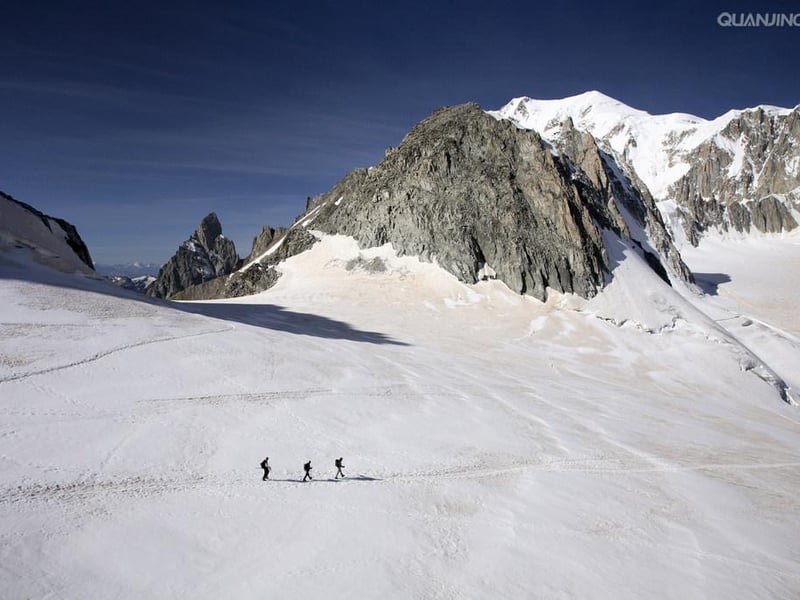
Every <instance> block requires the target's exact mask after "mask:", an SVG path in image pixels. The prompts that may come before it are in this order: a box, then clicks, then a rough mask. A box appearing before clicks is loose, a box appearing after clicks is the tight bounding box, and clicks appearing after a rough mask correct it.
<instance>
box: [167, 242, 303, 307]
mask: <svg viewBox="0 0 800 600" xmlns="http://www.w3.org/2000/svg"><path fill="white" fill-rule="evenodd" d="M265 229H266V228H265ZM284 231H286V230H284ZM263 233H264V231H263V230H262V234H263ZM256 240H258V238H256ZM316 242H317V238H315V237H314V236H313V235H312V234H310V233H309V232H308V231H306V230H305V229H302V228H296V229H290V230H288V231H287V233H285V234H284V236H283V237H282V238H275V239H273V245H272V247H273V248H274V250H273V251H272V252H271V253H270V254H269V255H268V256H266V257H264V258H263V259H262V260H261V261H260V262H257V263H254V264H252V265H250V266H247V267H246V268H242V269H240V270H239V271H236V272H235V273H232V274H230V275H227V276H223V277H217V278H216V279H211V280H210V281H206V282H204V283H201V284H199V285H194V286H190V287H188V288H186V289H185V290H182V291H180V292H177V293H175V294H173V295H172V296H171V298H172V299H173V300H210V299H214V298H236V297H238V296H249V295H251V294H258V293H259V292H263V291H264V290H266V289H268V288H271V287H272V286H273V285H275V283H276V282H277V281H278V278H279V277H280V273H279V272H278V271H277V270H275V268H274V265H276V264H278V263H279V262H281V261H282V260H284V259H286V258H288V257H289V256H294V255H295V254H300V253H301V252H303V251H304V250H307V249H308V248H310V247H311V246H313V245H314V244H315V243H316ZM254 246H255V244H254ZM269 249H270V248H269V247H267V248H266V249H264V251H263V252H259V254H258V256H261V255H262V254H264V252H266V251H267V250H269ZM253 254H254V253H251V255H253Z"/></svg>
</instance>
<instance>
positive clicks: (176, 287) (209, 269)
mask: <svg viewBox="0 0 800 600" xmlns="http://www.w3.org/2000/svg"><path fill="white" fill-rule="evenodd" d="M240 264H241V261H240V259H239V256H238V254H236V247H235V246H234V243H233V241H232V240H230V239H228V238H226V237H225V236H224V235H222V225H220V222H219V219H218V218H217V215H216V214H214V213H211V214H209V215H208V216H206V217H205V218H204V219H203V221H202V222H201V223H200V226H199V227H198V228H197V230H196V231H195V232H194V233H193V234H192V235H191V237H189V239H188V240H186V241H185V242H183V243H182V244H181V245H180V247H179V248H178V251H177V252H176V253H175V255H174V256H173V257H172V258H170V259H169V261H167V263H166V264H165V265H164V266H163V267H161V270H160V271H159V273H158V277H156V280H155V281H154V282H153V283H151V284H150V285H149V286H148V287H147V289H146V293H147V295H149V296H155V297H158V298H170V297H172V296H174V295H175V294H177V293H178V292H180V291H182V290H185V289H186V288H188V287H191V286H193V285H198V284H200V283H203V282H205V281H209V280H211V279H214V278H216V277H219V276H221V275H227V274H229V273H232V272H233V271H235V270H236V269H237V268H238V267H239V266H240Z"/></svg>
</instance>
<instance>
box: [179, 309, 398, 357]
mask: <svg viewBox="0 0 800 600" xmlns="http://www.w3.org/2000/svg"><path fill="white" fill-rule="evenodd" d="M165 304H166V305H167V306H169V307H170V308H174V309H176V310H180V311H183V312H188V313H192V314H199V315H204V316H206V317H213V318H215V319H222V320H225V321H235V322H237V323H243V324H246V325H253V326H255V327H263V328H265V329H271V330H273V331H284V332H286V333H294V334H297V335H308V336H313V337H319V338H326V339H338V340H350V341H354V342H365V343H368V344H390V345H395V346H409V345H410V344H408V343H406V342H402V341H399V340H395V339H392V338H391V337H389V336H388V335H386V334H384V333H380V332H377V331H362V330H360V329H356V328H354V327H353V326H352V325H350V324H348V323H345V322H344V321H337V320H335V319H331V318H328V317H323V316H321V315H315V314H311V313H301V312H293V311H291V310H288V309H287V308H286V307H283V306H278V305H275V304H233V303H220V302H215V303H209V304H205V303H194V302H186V303H183V302H181V303H172V302H167V303H165Z"/></svg>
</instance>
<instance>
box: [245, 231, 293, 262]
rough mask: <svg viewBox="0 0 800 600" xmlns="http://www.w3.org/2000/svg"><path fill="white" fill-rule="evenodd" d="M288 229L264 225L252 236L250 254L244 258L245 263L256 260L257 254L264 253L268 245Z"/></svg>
mask: <svg viewBox="0 0 800 600" xmlns="http://www.w3.org/2000/svg"><path fill="white" fill-rule="evenodd" d="M287 231H289V230H288V229H287V228H286V227H278V228H275V229H273V228H272V227H270V226H269V225H264V227H262V228H261V233H259V234H258V235H257V236H256V237H255V238H253V247H252V249H251V250H250V255H249V256H248V257H247V258H246V259H244V262H245V264H247V263H249V262H251V261H254V260H256V259H257V258H258V257H259V256H261V255H262V254H264V253H265V252H266V251H267V250H268V249H269V247H270V246H271V245H272V244H273V243H274V242H276V241H278V240H279V239H280V238H282V237H283V236H284V235H286V232H287Z"/></svg>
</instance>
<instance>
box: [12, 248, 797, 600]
mask: <svg viewBox="0 0 800 600" xmlns="http://www.w3.org/2000/svg"><path fill="white" fill-rule="evenodd" d="M703 251H704V249H703V247H701V248H700V249H699V251H698V252H699V253H698V255H697V256H695V257H693V259H694V260H693V261H691V260H690V264H691V265H692V266H694V264H695V263H697V264H701V259H702V260H704V261H705V263H703V264H705V265H707V267H706V268H707V269H708V271H709V272H717V271H718V270H721V268H722V267H724V266H725V265H722V267H721V266H720V265H719V263H714V257H715V256H716V257H719V256H720V254H721V253H720V252H719V251H717V250H714V251H709V252H708V254H703V253H702V252H703ZM359 254H360V255H361V256H362V257H363V258H365V259H366V260H371V259H372V258H375V257H379V258H381V259H383V260H384V261H385V263H386V265H387V271H386V272H384V273H377V274H376V273H369V272H367V271H364V270H359V269H358V268H354V269H351V270H349V271H348V269H347V265H348V264H349V263H350V261H351V260H352V259H353V258H355V257H357V256H359ZM756 258H757V255H756ZM621 261H622V262H621V263H620V266H619V267H618V269H617V271H615V279H614V280H613V281H612V283H611V285H610V286H609V288H608V289H607V290H606V292H604V293H603V294H602V295H601V296H599V297H598V298H595V299H593V300H592V301H589V302H586V301H583V300H580V299H577V298H574V297H571V296H561V295H557V294H553V295H552V296H551V298H550V300H549V301H548V302H547V303H540V302H537V301H535V300H533V299H530V298H523V297H520V296H517V295H515V294H513V293H512V292H510V291H509V290H507V289H506V288H505V287H503V286H502V285H501V284H499V283H497V282H494V281H488V282H483V283H481V284H479V285H476V286H466V285H463V284H461V283H459V282H458V281H456V280H455V279H454V278H453V277H451V276H449V275H447V274H446V273H444V272H443V271H441V270H439V269H438V268H436V267H435V266H434V265H428V264H422V263H419V262H418V261H416V260H415V259H413V258H408V257H405V258H397V257H396V256H394V254H393V252H392V251H391V248H390V247H383V248H378V249H371V250H365V251H359V250H358V248H357V246H356V245H355V244H354V242H353V241H352V240H349V239H347V238H342V237H339V236H329V237H325V238H324V239H323V240H322V241H321V242H320V243H319V244H317V245H316V246H315V247H314V248H312V249H311V250H310V251H309V252H306V253H303V254H301V255H298V256H296V257H293V258H292V259H290V260H288V261H286V262H284V263H282V265H281V267H280V268H281V270H282V271H283V276H282V277H281V279H280V280H279V282H278V284H277V285H276V286H275V287H274V288H273V289H271V290H269V291H268V292H265V293H263V294H260V295H258V296H253V297H248V298H240V299H235V300H224V301H215V302H208V303H186V304H180V305H176V306H171V305H166V304H161V303H155V302H143V301H141V300H137V299H135V297H134V296H132V295H127V294H124V293H123V292H120V291H118V290H111V289H110V288H106V287H103V286H102V284H101V283H99V282H92V281H86V282H82V283H74V282H73V280H71V279H65V278H66V276H61V275H58V276H56V275H50V274H48V273H47V272H45V271H43V270H38V271H37V270H35V269H34V270H28V269H26V270H25V271H22V270H20V269H15V268H12V267H9V266H8V265H7V264H6V265H3V266H1V267H0V268H2V269H3V272H2V275H3V276H2V278H0V306H1V307H2V309H0V311H2V312H0V314H1V315H2V318H0V416H1V418H0V523H2V527H0V565H1V566H0V589H3V590H6V592H5V593H7V594H8V595H9V597H20V598H29V597H30V598H45V597H63V598H87V597H120V598H139V597H153V598H177V597H186V596H192V597H194V598H219V597H222V596H224V597H238V598H262V597H290V598H319V597H320V596H325V597H330V598H352V597H361V598H376V597H384V598H495V597H505V598H529V597H548V598H586V597H592V598H642V597H651V598H676V599H677V598H681V599H683V598H687V597H706V598H730V597H736V598H764V597H774V598H791V597H793V596H796V595H797V594H798V591H800V576H798V573H800V551H799V550H798V548H797V544H796V539H797V536H798V533H800V517H799V516H798V515H800V506H799V505H798V490H800V459H799V458H798V456H797V448H798V442H800V415H798V413H797V409H796V408H794V407H791V406H789V405H787V404H785V403H784V402H782V401H781V400H780V398H779V397H778V394H777V392H776V391H775V389H774V388H773V387H772V386H771V385H769V384H768V383H765V382H764V381H763V380H762V379H760V378H759V377H757V376H756V375H754V374H753V373H752V372H746V371H742V369H741V367H740V358H741V351H740V349H739V348H738V347H737V346H736V345H735V344H732V343H731V342H730V341H729V340H728V339H727V338H726V337H725V331H726V330H723V329H720V327H722V324H721V323H720V322H715V320H718V319H719V318H720V314H712V315H710V316H709V317H706V316H705V315H706V314H708V313H707V312H705V311H706V306H705V304H704V303H708V302H719V301H720V300H721V299H722V298H723V293H722V292H723V290H725V289H727V288H726V287H725V286H727V285H728V284H726V283H723V284H720V285H719V292H720V293H719V295H718V296H717V297H710V298H706V299H702V300H697V301H696V302H695V301H694V300H691V301H690V300H687V299H685V298H684V297H682V296H680V295H678V294H677V293H675V292H674V291H672V290H670V289H669V288H668V287H666V286H664V285H663V284H661V283H660V280H658V279H657V278H650V277H649V276H646V272H645V271H642V270H641V264H640V263H639V261H638V260H637V257H636V256H635V255H634V254H632V253H631V252H630V251H627V250H623V251H622V254H621ZM729 273H730V277H731V282H730V284H731V285H730V289H731V290H735V291H738V293H740V294H744V293H745V292H744V288H749V285H746V284H743V288H742V289H739V288H736V282H737V281H738V275H737V273H736V272H735V271H730V272H729ZM32 274H33V275H35V276H32ZM784 280H788V278H787V277H784ZM66 282H73V283H72V288H66V287H64V285H65V283H66ZM76 288H84V289H76ZM776 289H777V288H776ZM779 291H781V290H780V289H779ZM781 293H783V294H785V295H784V296H783V297H784V298H786V299H787V300H786V302H787V303H789V302H793V299H792V297H791V294H790V293H787V292H786V289H785V288H784V289H783V290H782V291H781ZM715 306H716V307H717V310H719V311H722V310H732V307H733V305H728V306H722V307H720V306H718V305H715ZM737 307H738V305H737ZM709 310H710V309H709ZM773 314H783V313H782V312H781V311H780V310H777V311H775V312H770V313H769V314H767V313H764V314H759V315H758V317H759V318H760V319H762V320H764V322H769V318H770V317H771V316H772V315H773ZM787 314H788V313H787ZM747 315H748V313H747V312H742V316H743V317H746V316H747ZM779 326H781V327H779ZM774 327H779V328H781V330H782V331H783V330H785V329H789V327H788V326H787V324H786V323H785V322H781V323H777V324H776V325H774ZM750 341H751V340H750V339H749V338H748V339H746V340H744V341H743V344H744V345H745V347H747V348H749V346H747V344H748V343H749V342H750ZM769 350H770V351H769V352H761V353H760V358H762V359H763V360H764V361H765V362H766V363H768V364H770V366H773V365H774V363H775V362H776V361H777V362H780V361H781V360H782V361H784V363H786V364H789V363H790V362H791V361H792V360H794V359H795V358H796V357H797V353H796V352H797V350H796V348H795V349H793V347H792V346H790V345H786V344H779V345H774V346H771V347H770V349H769ZM794 364H797V363H796V362H795V363H794ZM782 375H784V376H785V373H782ZM265 455H269V456H270V462H271V463H272V464H273V472H272V474H271V476H272V477H273V478H274V481H270V482H262V481H261V470H260V469H259V468H258V463H259V462H260V460H261V459H262V458H263V457H264V456H265ZM338 456H343V457H344V464H345V465H346V468H345V473H346V474H347V475H348V477H349V478H348V479H347V480H345V481H332V478H333V474H334V472H335V468H334V466H333V460H334V458H335V457H338ZM309 459H310V460H312V463H313V465H314V471H313V474H314V477H315V480H314V482H311V483H305V484H302V483H299V482H298V480H299V479H301V478H302V463H303V462H305V461H306V460H309ZM5 593H4V594H5Z"/></svg>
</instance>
